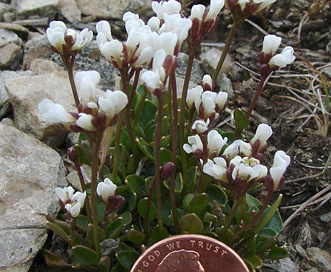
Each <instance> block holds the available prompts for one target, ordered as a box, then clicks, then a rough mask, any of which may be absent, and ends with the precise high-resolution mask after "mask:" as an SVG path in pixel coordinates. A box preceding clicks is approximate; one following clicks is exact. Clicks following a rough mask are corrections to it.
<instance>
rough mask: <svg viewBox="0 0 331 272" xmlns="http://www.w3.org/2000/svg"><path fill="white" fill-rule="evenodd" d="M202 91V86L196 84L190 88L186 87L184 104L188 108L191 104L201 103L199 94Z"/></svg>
mask: <svg viewBox="0 0 331 272" xmlns="http://www.w3.org/2000/svg"><path fill="white" fill-rule="evenodd" d="M202 93H203V88H202V86H200V85H198V86H196V87H194V88H192V89H188V91H187V97H186V104H187V107H188V108H189V109H191V108H192V107H193V104H198V105H200V104H201V95H202Z"/></svg>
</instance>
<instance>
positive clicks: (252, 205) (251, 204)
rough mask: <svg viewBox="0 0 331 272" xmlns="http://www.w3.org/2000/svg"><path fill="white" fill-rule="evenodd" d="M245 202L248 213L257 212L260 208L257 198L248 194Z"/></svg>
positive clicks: (260, 204)
mask: <svg viewBox="0 0 331 272" xmlns="http://www.w3.org/2000/svg"><path fill="white" fill-rule="evenodd" d="M246 201H247V205H248V212H252V211H258V210H260V207H261V206H262V203H261V202H260V200H258V199H257V198H255V197H253V196H251V195H250V194H246Z"/></svg>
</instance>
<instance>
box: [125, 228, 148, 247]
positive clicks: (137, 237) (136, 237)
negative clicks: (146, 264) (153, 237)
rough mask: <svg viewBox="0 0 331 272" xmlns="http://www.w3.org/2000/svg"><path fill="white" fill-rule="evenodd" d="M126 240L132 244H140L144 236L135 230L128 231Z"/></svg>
mask: <svg viewBox="0 0 331 272" xmlns="http://www.w3.org/2000/svg"><path fill="white" fill-rule="evenodd" d="M125 236H126V238H127V239H128V240H129V241H130V242H132V243H134V244H137V245H138V244H141V243H142V241H144V239H145V234H144V233H142V232H141V231H138V230H135V229H129V230H128V231H127V232H126V234H125Z"/></svg>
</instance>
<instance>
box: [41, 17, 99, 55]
mask: <svg viewBox="0 0 331 272" xmlns="http://www.w3.org/2000/svg"><path fill="white" fill-rule="evenodd" d="M46 35H47V39H48V41H49V43H50V44H51V45H52V46H53V47H54V48H55V49H56V50H57V51H58V52H59V53H61V54H62V53H63V46H65V47H67V46H68V44H67V43H66V40H65V37H66V36H67V37H69V36H70V37H71V39H72V41H71V44H69V46H70V50H81V49H83V48H84V47H85V46H86V45H87V44H88V43H89V42H91V41H92V38H93V33H92V31H90V30H88V29H87V28H85V29H83V30H82V31H81V32H78V31H75V30H72V29H67V27H66V25H65V24H64V23H63V22H61V21H52V22H51V23H50V26H49V28H47V30H46Z"/></svg>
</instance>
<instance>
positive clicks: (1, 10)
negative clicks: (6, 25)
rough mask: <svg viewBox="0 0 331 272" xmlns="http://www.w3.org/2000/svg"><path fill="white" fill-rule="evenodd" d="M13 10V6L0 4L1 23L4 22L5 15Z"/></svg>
mask: <svg viewBox="0 0 331 272" xmlns="http://www.w3.org/2000/svg"><path fill="white" fill-rule="evenodd" d="M10 10H11V6H10V5H9V4H6V3H0V21H3V15H4V14H5V13H7V12H9V11H10Z"/></svg>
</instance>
